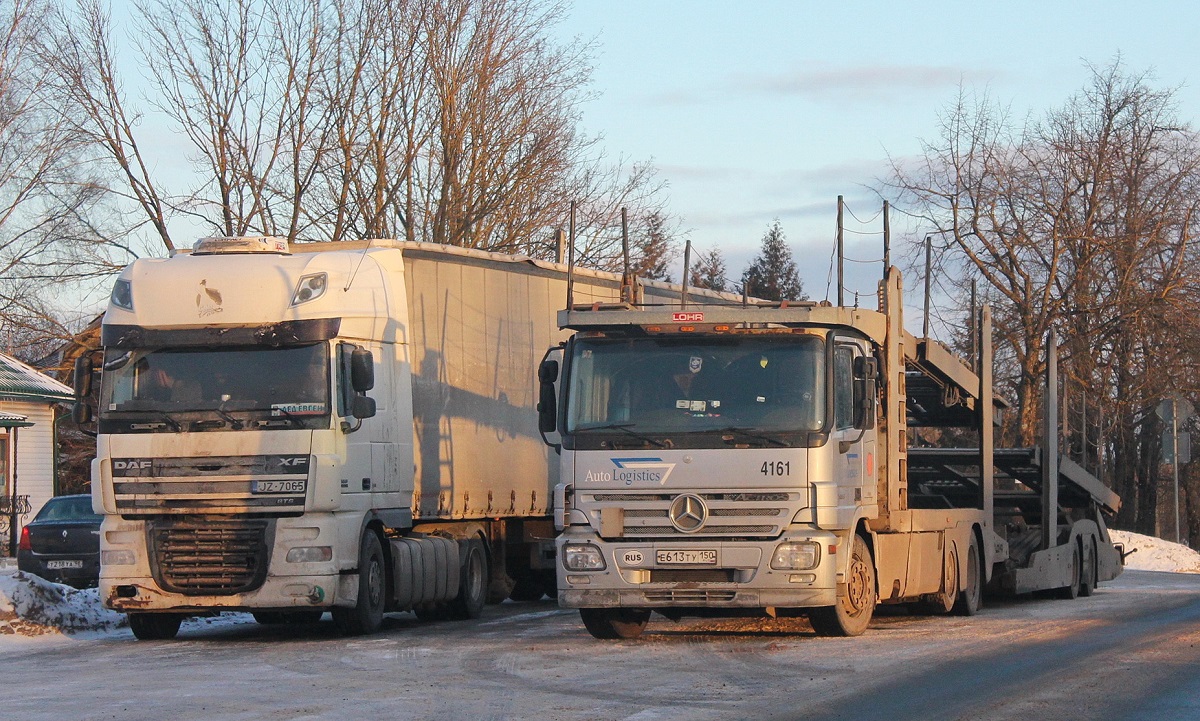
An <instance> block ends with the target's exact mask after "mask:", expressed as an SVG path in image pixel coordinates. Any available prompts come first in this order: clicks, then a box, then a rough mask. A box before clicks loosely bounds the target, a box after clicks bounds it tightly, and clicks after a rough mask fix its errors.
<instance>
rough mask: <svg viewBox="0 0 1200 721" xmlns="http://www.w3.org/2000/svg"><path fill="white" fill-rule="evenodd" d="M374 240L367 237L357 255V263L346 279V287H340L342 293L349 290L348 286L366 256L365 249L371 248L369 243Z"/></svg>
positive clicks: (351, 283) (356, 274) (352, 281)
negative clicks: (360, 251) (365, 242)
mask: <svg viewBox="0 0 1200 721" xmlns="http://www.w3.org/2000/svg"><path fill="white" fill-rule="evenodd" d="M374 242H375V239H374V238H368V239H367V244H366V245H365V246H363V249H362V253H359V255H358V264H357V265H355V266H354V271H353V272H352V273H350V278H349V279H348V280H347V281H346V287H345V288H342V292H343V293H345V292H346V291H348V290H350V286H351V285H353V284H354V278H355V277H356V276H358V269H359V268H361V267H362V262H363V260H364V259H365V258H366V257H367V251H368V250H370V249H371V243H374Z"/></svg>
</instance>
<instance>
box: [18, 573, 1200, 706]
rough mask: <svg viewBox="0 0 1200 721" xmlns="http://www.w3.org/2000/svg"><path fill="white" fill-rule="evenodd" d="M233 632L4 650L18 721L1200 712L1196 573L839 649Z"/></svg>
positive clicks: (754, 643) (401, 618)
mask: <svg viewBox="0 0 1200 721" xmlns="http://www.w3.org/2000/svg"><path fill="white" fill-rule="evenodd" d="M238 618H245V619H247V620H246V621H245V622H244V623H239V622H236V619H234V621H235V622H233V623H230V622H228V621H225V622H222V623H220V624H213V625H205V624H202V623H192V624H189V625H187V626H185V628H184V630H183V631H182V632H181V633H180V636H179V638H178V639H176V640H174V641H169V642H138V641H134V640H133V638H132V636H129V635H128V633H127V632H126V633H123V634H117V635H115V636H112V635H110V636H107V637H103V638H92V639H78V638H76V639H60V640H39V641H36V642H33V643H28V644H19V645H6V646H2V647H0V669H2V672H3V675H4V680H5V684H4V687H5V689H6V692H5V694H4V700H3V702H2V703H3V706H2V707H0V716H2V717H3V718H6V719H54V720H55V721H62V720H64V719H120V720H122V721H126V720H132V719H156V720H158V721H184V720H189V719H362V718H378V719H537V720H538V721H551V720H556V719H564V720H565V719H637V720H638V721H649V720H652V719H689V720H694V721H704V720H707V719H781V720H782V719H847V720H854V721H868V720H870V719H886V720H887V721H905V720H907V719H923V720H928V719H1021V720H1022V721H1025V720H1027V719H1035V718H1046V719H1053V720H1054V721H1070V720H1072V719H1106V720H1108V719H1111V720H1114V721H1121V720H1123V719H1129V720H1131V721H1132V720H1134V719H1137V720H1139V721H1140V720H1156V719H1164V720H1165V719H1171V720H1172V721H1180V720H1184V719H1200V576H1198V575H1183V574H1167V573H1153V572H1145V571H1140V572H1139V571H1127V572H1126V573H1125V574H1124V575H1123V576H1122V577H1120V578H1119V579H1117V580H1116V581H1114V582H1112V583H1108V584H1104V585H1103V586H1102V587H1101V588H1100V589H1099V590H1098V591H1097V593H1096V595H1094V596H1092V597H1091V598H1080V599H1076V600H1073V601H1066V600H1050V599H1021V600H1015V601H994V600H989V602H988V604H987V605H986V606H985V608H984V611H983V612H982V613H981V614H980V615H978V616H975V617H974V618H959V617H945V616H938V617H930V616H909V615H906V614H904V613H895V612H892V613H886V612H884V613H881V614H880V615H879V616H877V617H876V620H875V621H874V623H873V624H872V626H871V628H870V630H869V631H868V632H867V633H866V635H864V636H861V637H859V638H851V639H825V638H817V637H815V636H814V635H813V633H812V631H811V629H810V627H809V626H808V624H807V622H806V621H804V620H803V619H781V620H744V619H741V620H699V619H698V620H690V621H685V622H683V623H679V624H676V623H672V622H671V621H668V620H666V619H664V618H662V617H659V616H655V617H654V618H653V619H652V620H651V625H650V628H649V629H648V630H647V632H646V635H645V636H643V637H642V638H641V639H639V640H637V641H618V642H602V641H596V640H593V639H592V638H591V637H590V636H589V635H588V634H587V632H586V631H584V630H583V627H582V625H581V624H580V623H579V622H578V615H577V614H576V613H575V612H572V611H566V610H562V609H559V608H557V606H556V605H555V604H553V603H552V602H550V601H549V600H547V601H543V602H541V603H531V604H530V603H526V604H514V603H505V604H503V605H501V606H489V607H488V608H487V609H486V610H485V612H484V616H483V618H481V619H479V620H477V621H471V622H465V623H463V622H460V623H453V622H444V623H422V622H420V621H417V620H416V618H415V617H413V616H411V615H410V614H395V615H392V616H389V617H388V618H387V620H386V622H385V627H384V630H383V631H382V632H380V633H378V634H375V635H373V636H369V637H362V638H352V639H347V638H341V637H339V636H338V635H337V634H336V633H335V631H334V629H333V624H332V623H331V622H329V621H328V616H326V620H325V621H324V622H323V623H321V624H318V625H316V626H312V627H308V628H279V627H266V626H258V625H256V624H254V623H253V622H252V621H250V620H248V619H249V617H238Z"/></svg>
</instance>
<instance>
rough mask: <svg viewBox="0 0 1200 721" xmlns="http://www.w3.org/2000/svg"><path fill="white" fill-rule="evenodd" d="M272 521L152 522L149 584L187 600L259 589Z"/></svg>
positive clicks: (272, 529)
mask: <svg viewBox="0 0 1200 721" xmlns="http://www.w3.org/2000/svg"><path fill="white" fill-rule="evenodd" d="M273 531H274V523H272V522H270V521H268V520H265V519H250V520H237V521H217V520H213V521H205V522H204V523H202V524H201V523H195V522H191V523H177V522H161V523H158V524H152V525H151V527H150V530H149V533H150V544H151V545H150V548H151V553H152V556H151V558H152V561H153V564H152V565H153V569H152V570H153V572H154V580H155V581H157V582H158V584H159V585H160V586H162V588H163V589H164V590H166V591H170V592H172V593H181V594H184V595H187V596H199V595H214V596H231V595H234V594H238V593H247V592H249V591H253V590H255V589H257V588H259V587H260V586H262V584H263V581H265V580H266V577H267V564H268V562H269V561H270V557H269V555H270V554H269V549H270V546H271V543H270V541H271V540H272V539H271V538H269V537H270V536H274V533H273Z"/></svg>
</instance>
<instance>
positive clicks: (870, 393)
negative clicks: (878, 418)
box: [854, 356, 879, 431]
mask: <svg viewBox="0 0 1200 721" xmlns="http://www.w3.org/2000/svg"><path fill="white" fill-rule="evenodd" d="M878 378H879V361H877V360H876V359H874V358H870V357H868V356H858V357H856V358H855V359H854V427H855V428H858V429H861V430H864V431H869V430H871V429H872V428H874V427H875V396H876V395H877V390H876V381H877V379H878Z"/></svg>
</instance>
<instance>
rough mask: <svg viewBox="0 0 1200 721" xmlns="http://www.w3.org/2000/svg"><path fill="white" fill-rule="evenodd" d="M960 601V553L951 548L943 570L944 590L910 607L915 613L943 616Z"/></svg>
mask: <svg viewBox="0 0 1200 721" xmlns="http://www.w3.org/2000/svg"><path fill="white" fill-rule="evenodd" d="M957 600H958V553H957V552H956V551H955V550H954V549H953V548H950V549H949V550H948V551H947V553H946V561H945V567H944V568H943V569H942V590H941V593H937V594H934V595H933V596H932V597H929V598H927V600H924V601H919V602H917V603H913V604H910V605H909V608H910V609H912V610H913V611H914V612H915V613H921V614H928V615H930V616H941V615H944V614H947V613H950V611H951V610H953V609H954V603H955V602H956V601H957Z"/></svg>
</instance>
